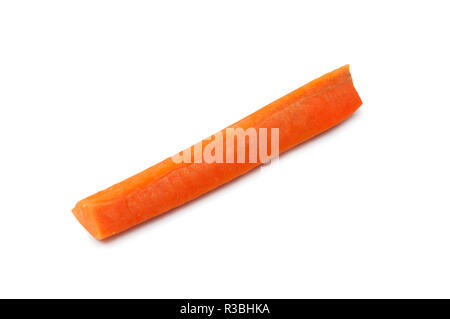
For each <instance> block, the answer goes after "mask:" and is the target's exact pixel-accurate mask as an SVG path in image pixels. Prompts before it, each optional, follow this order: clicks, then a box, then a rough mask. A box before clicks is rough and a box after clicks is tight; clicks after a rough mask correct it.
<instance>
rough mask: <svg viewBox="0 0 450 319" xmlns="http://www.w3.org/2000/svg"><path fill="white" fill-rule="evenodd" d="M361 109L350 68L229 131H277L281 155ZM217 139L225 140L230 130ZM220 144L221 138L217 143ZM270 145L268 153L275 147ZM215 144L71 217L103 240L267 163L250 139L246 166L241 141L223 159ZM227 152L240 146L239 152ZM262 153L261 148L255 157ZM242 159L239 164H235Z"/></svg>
mask: <svg viewBox="0 0 450 319" xmlns="http://www.w3.org/2000/svg"><path fill="white" fill-rule="evenodd" d="M361 104H362V102H361V99H360V97H359V95H358V93H357V92H356V90H355V88H354V87H353V83H352V78H351V75H350V72H349V66H348V65H346V66H343V67H341V68H339V69H337V70H335V71H332V72H330V73H328V74H325V75H323V76H322V77H320V78H318V79H316V80H314V81H312V82H310V83H308V84H306V85H305V86H303V87H301V88H299V89H297V90H295V91H293V92H291V93H289V94H287V95H286V96H284V97H282V98H280V99H278V100H276V101H274V102H272V103H270V104H269V105H267V106H265V107H263V108H261V109H260V110H258V111H256V112H255V113H253V114H251V115H249V116H247V117H245V118H244V119H242V120H240V121H239V122H237V123H235V124H233V125H231V126H230V127H229V128H242V129H243V130H247V129H252V128H253V129H256V130H260V131H261V129H266V128H267V129H270V128H278V129H279V131H278V147H279V152H280V153H282V152H284V151H286V150H288V149H290V148H292V147H294V146H295V145H297V144H299V143H302V142H303V141H305V140H307V139H309V138H311V137H313V136H315V135H317V134H319V133H321V132H323V131H325V130H327V129H329V128H331V127H333V126H334V125H336V124H338V123H339V122H341V121H343V120H345V119H346V118H348V117H349V116H350V115H351V114H352V113H353V112H355V111H356V109H358V107H359V106H360V105H361ZM218 134H219V135H217V136H223V137H225V136H226V130H225V129H224V130H223V131H221V132H219V133H218ZM272 136H275V135H274V134H271V137H272ZM217 141H220V138H218V139H217V140H216V142H215V143H217ZM260 141H261V140H260ZM270 141H271V142H269V144H270V145H269V146H267V147H266V148H268V149H270V148H271V146H272V144H273V143H276V142H277V141H276V140H272V139H270ZM241 142H242V140H241ZM211 143H213V140H212V139H206V140H203V141H202V142H200V143H199V144H196V146H192V147H191V148H190V149H188V150H189V151H190V154H189V152H184V153H183V154H180V155H179V156H177V157H172V158H168V159H166V160H164V161H162V162H160V163H158V164H156V165H154V166H152V167H150V168H148V169H146V170H145V171H143V172H141V173H139V174H137V175H135V176H132V177H130V178H128V179H126V180H124V181H122V182H120V183H118V184H116V185H114V186H112V187H110V188H108V189H106V190H103V191H101V192H98V193H96V194H94V195H92V196H90V197H87V198H85V199H83V200H81V201H79V202H78V203H77V205H76V206H75V208H74V209H73V214H74V215H75V217H76V218H77V219H78V221H79V222H80V223H81V224H82V225H83V226H84V227H85V228H86V229H87V230H88V231H89V233H91V234H92V236H94V237H95V238H97V239H104V238H106V237H109V236H111V235H114V234H117V233H119V232H121V231H124V230H126V229H128V228H130V227H132V226H134V225H137V224H139V223H141V222H143V221H145V220H148V219H150V218H152V217H155V216H157V215H159V214H162V213H164V212H166V211H168V210H170V209H172V208H175V207H177V206H179V205H182V204H183V203H186V202H188V201H190V200H192V199H194V198H196V197H198V196H200V195H202V194H204V193H206V192H208V191H210V190H212V189H214V188H216V187H218V186H220V185H222V184H224V183H226V182H228V181H230V180H232V179H234V178H236V177H238V176H240V175H242V174H244V173H246V172H248V171H249V170H251V169H252V168H255V167H256V166H258V165H260V164H261V163H262V162H264V161H265V158H263V156H261V155H260V154H259V156H257V158H256V160H255V158H254V156H253V157H252V155H251V154H253V155H254V153H252V148H251V147H250V146H251V145H252V142H251V138H250V137H247V138H246V139H245V140H244V145H243V146H244V152H243V153H245V160H244V161H242V159H243V158H242V153H241V155H239V154H238V153H239V145H238V144H239V142H238V139H235V138H234V137H233V139H232V143H230V144H229V145H228V144H227V140H226V139H223V140H222V143H225V144H226V146H224V148H225V151H224V152H223V153H220V152H219V151H220V150H219V148H218V147H217V148H215V147H214V148H212V147H208V145H209V146H211V145H212V144H211ZM215 145H216V146H218V145H220V143H219V144H215ZM200 146H201V149H203V150H204V151H203V152H201V153H199V152H198V149H199V147H200ZM229 146H230V147H231V146H232V147H235V148H236V146H237V151H236V150H232V149H230V148H229ZM241 146H242V144H241ZM196 147H197V148H196ZM261 148H262V147H261V145H260V144H259V143H258V145H257V153H259V152H260V151H261ZM211 149H214V152H213V151H211ZM206 150H208V151H209V154H210V155H213V156H214V157H215V161H212V162H211V159H210V158H206V157H207V156H205V154H206ZM218 152H219V153H218ZM270 155H272V156H273V155H276V153H275V154H270ZM240 156H241V157H240ZM239 158H240V162H237V161H238V160H239ZM222 162H223V163H222ZM230 162H233V163H230Z"/></svg>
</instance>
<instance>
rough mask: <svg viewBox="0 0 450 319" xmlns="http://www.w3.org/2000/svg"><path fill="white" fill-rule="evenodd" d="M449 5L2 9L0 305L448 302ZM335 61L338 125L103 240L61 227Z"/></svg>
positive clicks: (15, 5)
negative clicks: (349, 108)
mask: <svg viewBox="0 0 450 319" xmlns="http://www.w3.org/2000/svg"><path fill="white" fill-rule="evenodd" d="M448 14H449V8H448V5H447V2H446V1H420V2H416V1H395V2H394V1H386V2H383V1H381V2H380V1H376V2H372V3H371V4H369V2H364V1H353V2H349V1H327V2H324V1H314V2H313V1H308V2H299V1H292V2H284V1H271V2H265V1H224V2H219V1H160V2H158V3H157V2H156V1H155V2H154V3H150V2H148V1H91V0H90V1H2V2H1V4H0V110H1V113H0V136H1V137H0V138H1V140H0V141H1V144H0V155H1V165H0V174H1V175H0V194H1V195H0V196H1V197H0V201H1V206H0V207H1V209H0V297H3V298H5V297H43V298H46V297H60V298H65V297H75V298H78V297H87V298H89V297H104V298H108V297H125V298H128V297H147V298H175V297H177V298H195V297H199V298H200V297H203V298H207V297H209V298H216V297H224V298H227V297H235V298H241V297H242V298H244V297H248V298H259V297H261V298H279V297H283V298H303V297H304V298H315V297H325V298H328V297H342V298H348V297H359V298H366V297H376V298H378V297H385V298H391V297H405V298H408V297H447V298H448V297H450V271H449V269H450V254H449V246H450V231H449V227H450V204H449V180H450V170H449V163H450V149H449V140H448V138H449V137H450V128H449V118H450V102H449V94H448V92H449V84H450V77H449V74H450V62H449V56H450V47H449V31H450V22H449V17H448ZM346 63H349V64H350V65H351V72H352V75H353V79H354V83H355V87H356V89H357V90H358V92H359V94H360V95H361V98H362V100H363V102H364V104H363V106H362V107H361V108H360V109H359V110H358V111H357V112H356V113H355V114H354V116H352V117H351V118H350V119H349V120H347V121H346V122H344V123H343V124H342V125H339V126H338V127H336V128H334V129H332V130H330V131H328V132H327V133H325V134H322V135H321V136H319V137H317V138H315V139H313V140H312V141H310V142H307V143H305V144H303V145H302V146H300V147H297V148H295V149H294V150H293V151H290V152H289V153H288V154H286V155H284V156H282V157H281V159H280V161H279V163H277V164H274V165H271V166H268V167H264V168H262V169H257V170H256V171H254V172H253V173H250V174H249V175H247V176H244V177H242V178H240V179H238V180H237V181H234V182H232V183H230V184H229V185H226V186H224V187H222V188H220V189H218V190H216V191H214V192H212V193H210V194H208V195H206V196H203V197H201V198H200V199H198V200H195V201H194V202H192V203H189V204H187V205H185V206H183V207H181V208H178V209H175V210H174V211H173V212H171V213H168V214H166V215H164V216H162V217H159V218H156V219H155V220H153V221H150V222H147V223H144V224H143V225H141V226H138V227H135V228H134V229H132V230H130V231H127V232H125V233H124V234H122V235H119V236H116V237H115V238H112V239H110V240H107V241H105V242H100V241H97V240H95V239H93V238H92V237H91V236H90V235H89V234H88V233H87V232H86V231H85V230H84V229H83V228H82V227H81V226H80V224H79V223H78V222H77V221H76V219H75V218H74V217H73V215H72V214H71V209H72V207H73V206H74V205H75V203H76V202H77V201H78V200H80V199H82V198H84V197H86V196H88V195H91V194H92V193H95V192H97V191H99V190H101V189H104V188H106V187H109V186H110V185H112V184H114V183H116V182H119V181H120V180H122V179H124V178H126V177H128V176H130V175H132V174H135V173H137V172H139V171H141V170H143V169H145V168H147V167H149V166H151V165H153V164H155V163H157V162H159V161H160V160H162V159H164V158H166V157H168V156H171V155H173V154H174V153H176V152H177V151H180V150H181V149H184V148H186V147H187V146H189V145H191V144H193V143H195V142H198V141H199V140H201V139H202V138H204V137H206V136H208V135H210V134H212V133H214V132H216V131H218V130H220V129H222V128H224V127H226V126H227V125H229V124H232V123H234V122H235V121H237V120H239V119H240V118H242V117H244V116H245V115H248V114H249V113H251V112H253V111H255V110H257V109H258V108H260V107H262V106H264V105H266V104H267V103H269V102H271V101H273V100H275V99H277V98H279V97H281V96H283V95H284V94H286V93H288V92H290V91H292V90H293V89H296V88H297V87H299V86H301V85H303V84H305V83H307V82H308V81H310V80H312V79H314V78H316V77H318V76H320V75H322V74H324V73H326V72H329V71H331V70H333V69H335V68H337V67H340V66H342V65H344V64H346Z"/></svg>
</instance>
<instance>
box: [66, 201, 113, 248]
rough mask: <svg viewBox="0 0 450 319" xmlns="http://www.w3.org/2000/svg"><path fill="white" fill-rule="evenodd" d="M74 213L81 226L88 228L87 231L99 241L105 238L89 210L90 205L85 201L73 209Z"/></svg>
mask: <svg viewBox="0 0 450 319" xmlns="http://www.w3.org/2000/svg"><path fill="white" fill-rule="evenodd" d="M72 213H73V214H74V215H75V218H76V219H77V220H78V221H79V222H80V224H81V225H82V226H83V227H84V228H86V230H87V231H88V232H89V233H90V234H91V235H92V236H94V237H95V238H97V239H98V240H102V239H103V238H105V236H103V235H102V234H101V232H100V229H99V227H98V224H97V222H96V221H95V219H94V216H93V215H92V211H91V210H90V209H89V206H88V204H86V202H85V201H79V202H78V203H77V204H76V205H75V207H74V208H73V209H72Z"/></svg>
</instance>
